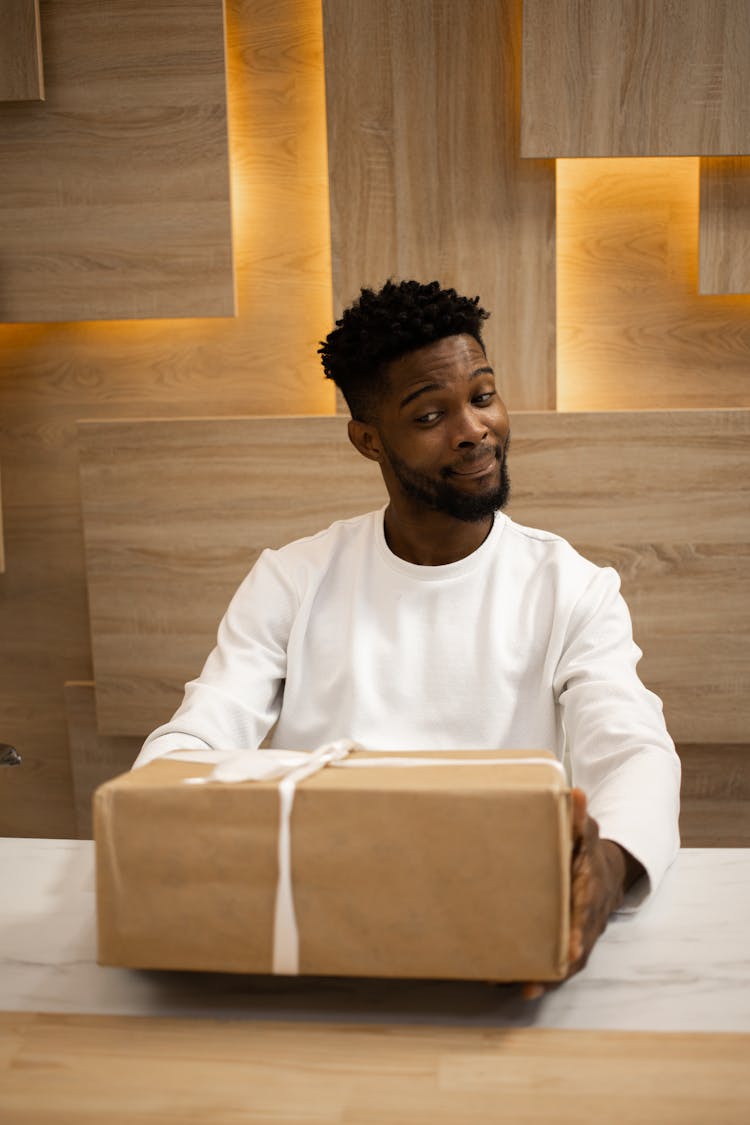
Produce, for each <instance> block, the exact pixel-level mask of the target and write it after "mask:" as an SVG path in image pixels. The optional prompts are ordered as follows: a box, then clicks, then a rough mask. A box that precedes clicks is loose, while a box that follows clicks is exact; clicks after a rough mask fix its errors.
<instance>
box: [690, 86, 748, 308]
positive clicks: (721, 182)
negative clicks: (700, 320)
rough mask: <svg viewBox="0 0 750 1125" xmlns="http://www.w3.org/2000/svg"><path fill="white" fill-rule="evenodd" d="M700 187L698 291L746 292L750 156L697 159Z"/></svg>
mask: <svg viewBox="0 0 750 1125" xmlns="http://www.w3.org/2000/svg"><path fill="white" fill-rule="evenodd" d="M749 66H750V64H749ZM700 185H701V186H700V292H701V293H750V157H745V158H742V157H734V158H729V157H727V158H723V159H716V160H701V179H700Z"/></svg>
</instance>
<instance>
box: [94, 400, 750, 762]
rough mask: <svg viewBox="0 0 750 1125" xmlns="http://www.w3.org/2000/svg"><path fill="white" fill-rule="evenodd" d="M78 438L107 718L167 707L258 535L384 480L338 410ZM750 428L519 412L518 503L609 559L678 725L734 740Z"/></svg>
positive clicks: (319, 521)
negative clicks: (330, 414)
mask: <svg viewBox="0 0 750 1125" xmlns="http://www.w3.org/2000/svg"><path fill="white" fill-rule="evenodd" d="M80 438H81V469H82V492H83V507H84V519H85V537H86V555H87V573H88V584H89V604H90V610H91V626H92V637H93V651H94V664H95V669H96V682H97V704H98V716H99V729H100V731H102V732H106V733H110V734H133V735H135V734H141V735H145V734H146V733H148V731H149V730H150V729H152V728H153V727H154V726H156V725H157V724H158V723H160V722H162V721H164V720H165V719H166V718H168V717H169V715H170V714H171V712H172V711H173V710H174V707H175V706H176V704H177V703H178V702H179V700H180V698H181V693H182V685H183V683H184V682H185V681H186V680H187V679H189V678H192V677H193V676H195V675H196V674H197V673H198V671H199V670H200V668H201V666H202V663H203V660H204V659H205V657H206V656H207V655H208V652H209V651H210V649H211V647H212V646H213V643H214V638H215V632H216V626H217V625H218V621H219V619H220V617H221V614H222V613H223V611H224V609H225V608H226V605H227V603H228V601H229V598H230V597H231V595H232V593H233V592H234V589H235V588H236V586H237V585H238V584H239V581H240V580H241V578H242V577H243V576H244V574H245V573H246V571H247V570H248V569H249V568H250V566H251V564H252V562H253V561H254V559H255V557H256V556H257V554H258V551H259V549H260V548H261V547H262V546H278V545H281V544H282V543H285V542H287V541H288V540H290V539H292V538H296V537H299V536H300V535H305V534H309V533H311V532H313V531H315V530H318V529H320V528H321V527H324V526H326V525H327V524H328V523H329V522H331V521H332V520H333V519H336V518H339V517H342V516H347V515H351V514H353V513H357V512H362V511H366V510H367V509H368V508H372V507H375V506H377V505H378V504H379V503H380V502H381V500H382V497H383V495H384V493H383V487H382V484H381V482H380V474H379V472H378V470H377V468H376V466H374V465H372V464H371V463H370V462H367V461H365V460H364V459H362V458H360V457H358V455H357V454H356V453H355V452H354V451H353V450H352V449H351V448H350V447H349V444H348V440H347V436H346V427H345V424H344V421H343V419H339V418H298V419H275V420H271V419H257V418H256V419H253V418H244V419H243V418H233V419H213V420H211V419H206V420H200V419H192V420H175V421H173V422H171V423H159V422H150V421H143V422H130V423H125V422H106V421H101V422H91V423H82V424H81V427H80ZM748 439H750V412H747V411H715V412H708V411H705V412H704V411H701V412H674V413H661V412H655V413H632V414H630V413H628V414H619V413H613V414H581V415H573V414H554V413H518V414H516V415H514V416H513V452H512V466H511V468H512V476H513V481H514V494H513V497H514V498H513V503H512V507H511V514H512V515H513V516H514V518H515V519H517V520H519V521H520V522H522V523H527V524H530V525H532V526H537V527H545V528H549V529H550V530H553V531H556V532H558V533H560V534H562V535H564V536H565V537H566V538H568V539H570V540H571V541H572V542H573V543H574V544H575V545H576V546H578V547H579V548H580V549H581V550H582V551H583V553H584V554H587V555H588V556H589V557H591V558H593V559H594V561H596V562H598V563H601V564H611V565H614V566H616V567H617V568H618V570H619V571H620V573H621V575H622V579H623V589H624V592H625V595H626V597H627V599H628V602H629V604H630V606H631V610H632V613H633V618H634V625H635V635H636V639H637V640H638V642H639V643H640V644H641V646H642V648H643V649H644V651H645V654H646V655H645V656H644V659H643V662H642V666H641V667H642V672H643V678H644V680H645V682H646V683H647V684H648V685H649V686H650V687H652V688H653V689H654V690H655V691H657V692H658V693H659V694H660V695H661V696H662V698H663V699H664V702H665V709H666V713H667V716H668V720H669V723H670V728H671V730H672V733H673V735H674V736H675V738H677V739H679V740H681V741H684V742H687V741H690V742H695V741H703V742H709V741H725V742H741V741H743V740H744V739H745V738H746V736H747V730H748V723H749V722H750V702H749V701H750V599H749V597H748V590H750V526H748V520H747V512H748V510H750V441H749V440H748ZM271 473H272V474H273V480H274V487H273V492H272V493H269V487H268V482H269V474H271ZM188 607H189V609H188Z"/></svg>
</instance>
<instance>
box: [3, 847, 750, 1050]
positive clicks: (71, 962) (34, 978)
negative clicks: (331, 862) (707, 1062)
mask: <svg viewBox="0 0 750 1125" xmlns="http://www.w3.org/2000/svg"><path fill="white" fill-rule="evenodd" d="M749 890H750V850H746V849H719V848H710V849H709V848H706V849H684V850H683V851H682V852H681V853H680V855H679V856H678V858H677V860H676V861H675V863H674V865H673V867H672V868H671V869H670V871H669V872H668V873H667V875H666V877H665V879H664V882H663V884H662V886H661V887H660V888H659V889H658V891H657V893H656V894H655V895H654V896H653V898H652V899H651V900H650V901H648V902H647V903H646V904H645V905H644V906H643V907H642V908H641V909H640V910H639V911H638V912H637V913H635V914H622V915H616V916H615V917H614V918H612V920H611V921H610V924H609V926H608V928H607V930H606V932H605V934H604V935H603V936H602V938H601V939H600V940H599V942H598V943H597V945H596V947H595V949H594V951H593V953H592V955H591V957H590V959H589V963H588V965H587V966H586V968H585V969H584V970H583V972H581V973H580V974H578V976H576V977H574V978H573V979H571V980H569V981H567V982H566V983H565V984H563V985H562V986H560V987H559V988H556V989H553V990H550V991H548V992H547V993H546V994H545V995H544V996H543V997H542V998H541V999H539V1000H535V1001H525V1000H523V999H522V998H521V996H520V990H519V988H518V986H515V985H485V984H477V983H474V982H470V983H466V982H431V981H430V982H425V981H382V980H379V981H375V980H353V979H350V978H346V979H344V978H340V979H333V978H327V979H320V978H287V977H284V978H273V977H252V976H235V975H231V974H209V973H182V972H180V973H176V972H154V971H149V972H146V971H138V970H128V969H116V968H104V967H101V966H98V965H97V964H96V917H95V887H94V845H93V843H92V842H91V841H74V840H36V839H32V840H28V839H0V903H2V907H1V908H0V1009H2V1010H4V1011H6V1012H12V1011H15V1012H22V1011H27V1012H47V1013H78V1014H91V1015H107V1016H152V1017H157V1016H158V1017H175V1016H182V1017H214V1018H220V1019H227V1018H229V1019H244V1020H247V1019H251V1020H253V1021H267V1022H269V1023H271V1022H273V1021H278V1020H283V1021H285V1023H287V1024H288V1023H289V1022H290V1021H291V1022H305V1021H306V1022H308V1023H316V1024H319V1023H320V1022H321V1021H328V1022H335V1023H337V1024H339V1025H341V1024H357V1025H362V1024H368V1025H384V1024H385V1025H393V1024H399V1025H414V1024H417V1025H429V1026H430V1027H436V1026H453V1027H455V1026H474V1027H484V1028H488V1027H489V1028H493V1027H494V1028H548V1029H552V1028H556V1029H580V1030H586V1029H588V1030H596V1029H604V1030H610V1031H641V1032H652V1031H653V1032H666V1031H670V1032H718V1031H724V1032H748V1031H750V894H749V893H748V891H749Z"/></svg>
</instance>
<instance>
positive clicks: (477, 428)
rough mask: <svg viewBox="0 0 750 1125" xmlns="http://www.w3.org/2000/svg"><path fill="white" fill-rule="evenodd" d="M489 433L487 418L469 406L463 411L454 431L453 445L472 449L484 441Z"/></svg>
mask: <svg viewBox="0 0 750 1125" xmlns="http://www.w3.org/2000/svg"><path fill="white" fill-rule="evenodd" d="M488 433H489V429H488V427H487V424H486V422H485V419H484V418H483V417H482V415H481V414H480V413H479V411H477V410H475V409H474V408H473V407H472V406H469V407H468V408H467V409H466V410H463V411H462V412H461V415H460V418H459V419H458V421H457V424H456V428H455V431H454V440H453V445H454V448H455V449H471V448H473V446H475V445H479V443H480V442H482V441H484V439H485V438H486V437H487V434H488Z"/></svg>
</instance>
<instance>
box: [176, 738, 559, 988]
mask: <svg viewBox="0 0 750 1125" xmlns="http://www.w3.org/2000/svg"><path fill="white" fill-rule="evenodd" d="M362 749H363V747H361V746H360V745H359V744H358V743H356V742H350V741H348V740H347V739H339V741H337V742H328V743H326V744H325V745H324V746H319V747H318V749H317V750H314V751H313V752H312V753H307V752H305V751H297V750H241V751H239V752H237V751H236V750H229V751H219V752H217V751H214V750H173V751H172V752H171V753H169V754H167V755H165V757H167V758H171V759H173V760H175V761H180V762H207V763H211V762H213V763H214V768H213V770H212V771H211V773H210V774H208V775H207V776H206V777H187V778H185V779H184V784H186V785H206V784H208V783H209V782H216V781H218V782H229V783H234V782H239V781H275V780H277V779H280V781H279V802H280V810H279V839H278V878H277V882H276V904H275V908H274V923H273V958H272V971H273V972H274V973H277V974H285V975H289V976H296V975H297V974H298V973H299V930H298V928H297V915H296V911H295V909H294V891H293V888H292V833H291V818H292V806H293V804H294V794H295V792H296V789H297V785H298V784H299V782H300V781H304V779H305V778H306V777H310V776H311V775H312V774H314V773H318V771H319V770H322V769H325V767H326V766H345V767H347V768H358V767H364V768H367V767H370V766H393V767H397V768H398V767H402V768H406V767H408V768H414V767H415V766H499V765H503V766H519V765H524V766H527V765H535V766H537V765H544V766H552V767H553V768H556V769H557V770H558V771H559V773H560V774H561V775H562V777H563V778H565V770H564V768H563V766H562V763H561V762H559V761H558V760H557V758H542V757H528V758H449V757H448V756H447V755H442V754H441V756H440V757H437V758H432V757H430V758H428V757H423V756H420V757H401V756H398V757H397V756H396V755H394V754H392V753H390V752H388V751H380V752H379V753H378V755H377V757H374V758H353V759H349V758H348V757H347V756H348V755H349V754H350V753H351V751H352V750H362Z"/></svg>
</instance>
